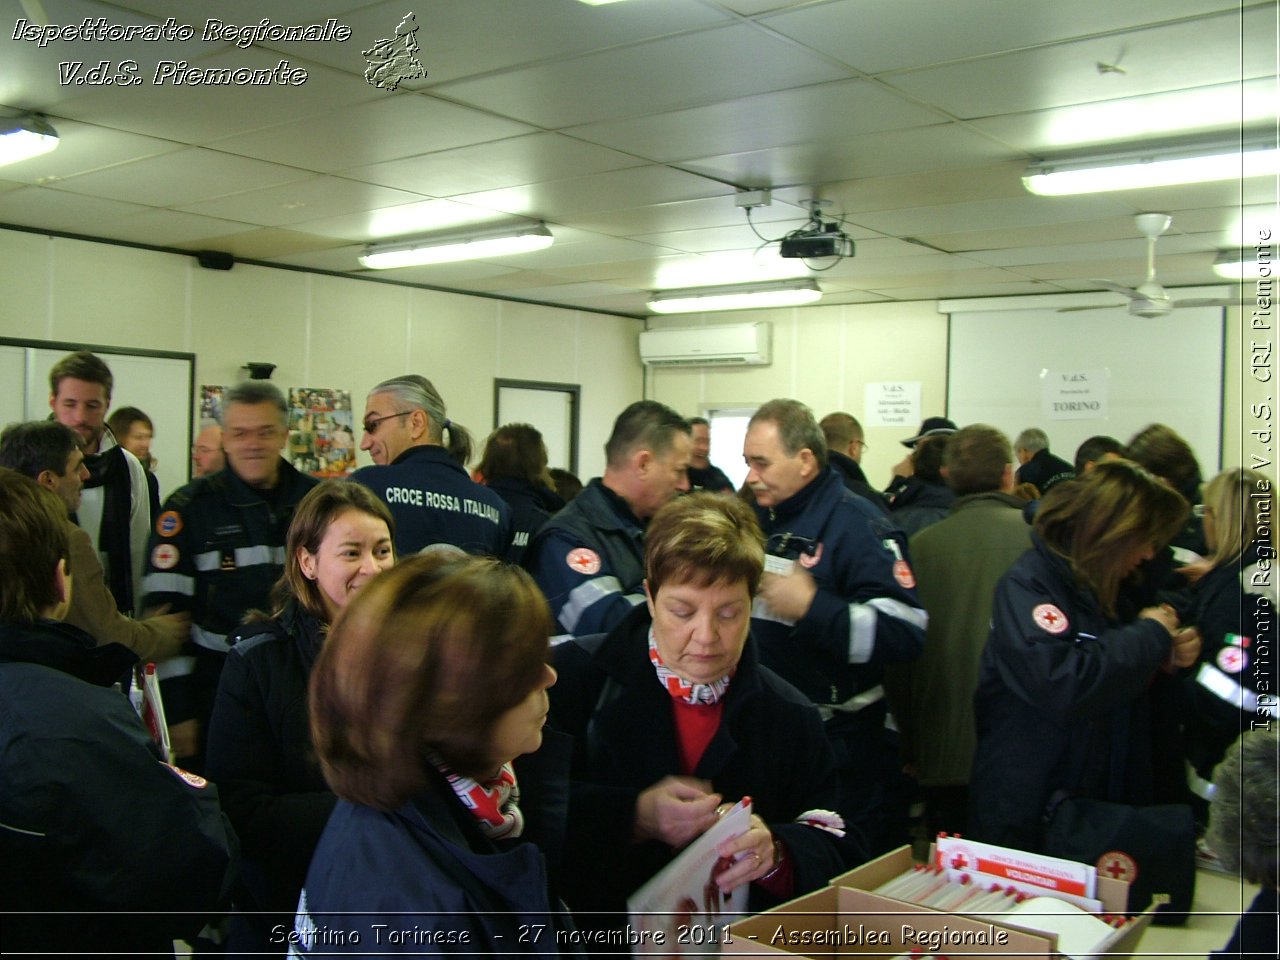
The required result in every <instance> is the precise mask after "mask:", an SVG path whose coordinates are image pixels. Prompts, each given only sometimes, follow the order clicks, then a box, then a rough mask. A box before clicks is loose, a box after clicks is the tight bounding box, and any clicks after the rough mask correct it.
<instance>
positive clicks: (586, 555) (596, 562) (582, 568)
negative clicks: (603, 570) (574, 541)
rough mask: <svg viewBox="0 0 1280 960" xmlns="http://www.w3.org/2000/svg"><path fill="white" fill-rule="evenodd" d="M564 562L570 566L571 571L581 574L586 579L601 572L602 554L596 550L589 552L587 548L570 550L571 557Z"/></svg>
mask: <svg viewBox="0 0 1280 960" xmlns="http://www.w3.org/2000/svg"><path fill="white" fill-rule="evenodd" d="M564 562H565V563H567V564H568V565H569V569H570V570H572V571H573V572H574V573H580V574H582V575H583V576H584V577H589V576H591V574H593V573H599V572H600V554H598V553H596V552H595V551H594V550H588V549H587V548H586V547H575V548H574V549H572V550H570V551H569V555H568V556H567V557H565V558H564Z"/></svg>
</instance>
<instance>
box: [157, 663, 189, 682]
mask: <svg viewBox="0 0 1280 960" xmlns="http://www.w3.org/2000/svg"><path fill="white" fill-rule="evenodd" d="M195 669H196V658H195V657H170V658H169V659H168V660H161V661H160V662H159V663H157V664H156V679H157V680H168V679H170V678H171V677H187V676H190V675H191V674H192V673H194V672H195Z"/></svg>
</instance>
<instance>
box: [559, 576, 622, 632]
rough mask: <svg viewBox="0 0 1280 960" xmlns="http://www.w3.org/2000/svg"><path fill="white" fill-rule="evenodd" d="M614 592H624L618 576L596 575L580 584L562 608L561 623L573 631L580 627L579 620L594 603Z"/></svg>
mask: <svg viewBox="0 0 1280 960" xmlns="http://www.w3.org/2000/svg"><path fill="white" fill-rule="evenodd" d="M614 593H616V594H619V595H621V593H622V584H621V583H619V582H618V578H617V577H596V578H595V579H594V580H588V581H586V582H585V583H580V584H578V585H577V586H576V587H574V588H573V589H572V590H570V591H569V598H568V599H567V600H565V602H564V606H563V607H561V608H560V623H561V624H562V625H563V626H564V628H565V629H566V630H568V631H569V632H570V633H573V632H574V631H575V630H577V629H578V621H580V620H581V619H582V615H583V614H584V613H586V612H587V609H588V608H589V607H590V606H591V605H592V604H595V603H598V602H599V601H601V600H603V599H604V598H605V597H607V596H609V595H610V594H614Z"/></svg>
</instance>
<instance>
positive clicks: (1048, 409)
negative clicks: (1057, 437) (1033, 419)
mask: <svg viewBox="0 0 1280 960" xmlns="http://www.w3.org/2000/svg"><path fill="white" fill-rule="evenodd" d="M1110 380H1111V376H1110V372H1109V371H1108V370H1106V369H1105V368H1099V369H1096V370H1042V371H1040V412H1041V413H1042V414H1043V415H1044V419H1046V420H1105V419H1106V418H1107V416H1108V415H1109V410H1108V407H1107V387H1108V385H1109V384H1110Z"/></svg>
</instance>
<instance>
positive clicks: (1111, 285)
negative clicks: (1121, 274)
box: [1089, 280, 1145, 300]
mask: <svg viewBox="0 0 1280 960" xmlns="http://www.w3.org/2000/svg"><path fill="white" fill-rule="evenodd" d="M1089 282H1090V283H1096V284H1097V285H1098V286H1100V287H1102V289H1103V290H1112V291H1114V292H1116V293H1119V294H1123V295H1124V296H1126V297H1128V298H1129V299H1130V300H1142V299H1145V298H1144V297H1143V295H1142V294H1141V293H1139V292H1138V291H1137V290H1135V289H1133V287H1126V286H1125V285H1124V284H1123V283H1116V282H1115V281H1114V280H1090V281H1089Z"/></svg>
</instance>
